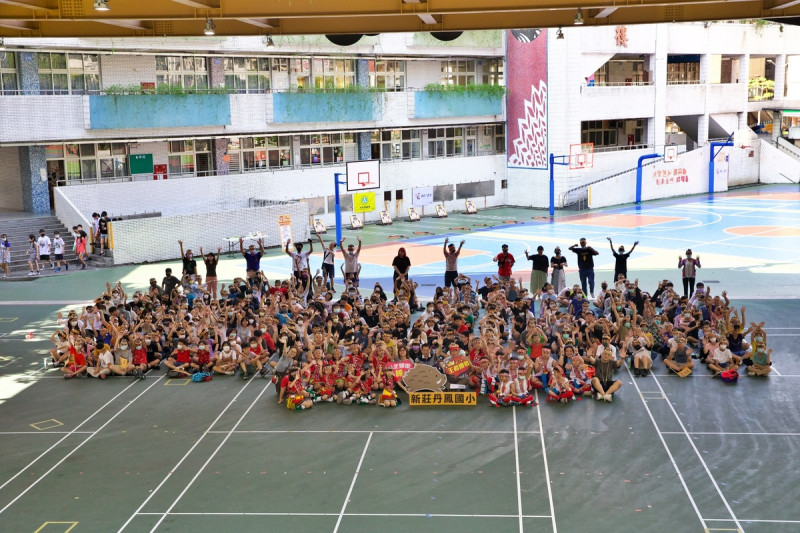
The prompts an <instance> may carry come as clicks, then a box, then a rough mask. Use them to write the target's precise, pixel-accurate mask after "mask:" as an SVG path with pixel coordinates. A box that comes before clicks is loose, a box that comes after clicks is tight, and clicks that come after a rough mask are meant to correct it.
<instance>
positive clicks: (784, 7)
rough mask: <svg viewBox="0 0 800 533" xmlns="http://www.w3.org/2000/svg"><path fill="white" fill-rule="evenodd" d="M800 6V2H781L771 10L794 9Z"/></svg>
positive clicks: (794, 0) (798, 0) (793, 0)
mask: <svg viewBox="0 0 800 533" xmlns="http://www.w3.org/2000/svg"><path fill="white" fill-rule="evenodd" d="M798 4H800V0H792V1H791V2H781V3H780V4H779V5H777V6H772V8H771V9H786V8H787V7H792V6H796V5H798Z"/></svg>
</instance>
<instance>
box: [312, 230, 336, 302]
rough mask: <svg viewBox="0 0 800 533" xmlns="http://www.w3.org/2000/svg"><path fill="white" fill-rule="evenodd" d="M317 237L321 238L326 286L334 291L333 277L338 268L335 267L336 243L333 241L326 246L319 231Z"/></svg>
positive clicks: (323, 273) (323, 275) (323, 278)
mask: <svg viewBox="0 0 800 533" xmlns="http://www.w3.org/2000/svg"><path fill="white" fill-rule="evenodd" d="M317 239H319V244H320V246H322V280H323V281H324V282H325V286H326V287H327V288H328V290H331V291H332V290H334V289H333V278H334V277H335V274H336V270H335V269H334V268H333V266H334V259H335V256H336V243H335V242H333V241H331V243H330V244H328V246H325V241H323V240H322V236H321V235H320V234H319V233H317Z"/></svg>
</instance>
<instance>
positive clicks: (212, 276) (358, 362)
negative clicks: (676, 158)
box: [40, 242, 772, 410]
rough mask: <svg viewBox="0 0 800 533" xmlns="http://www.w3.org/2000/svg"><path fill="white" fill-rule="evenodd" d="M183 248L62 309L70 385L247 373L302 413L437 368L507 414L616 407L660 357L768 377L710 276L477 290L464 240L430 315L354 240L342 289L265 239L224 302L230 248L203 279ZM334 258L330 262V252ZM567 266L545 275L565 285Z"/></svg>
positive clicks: (754, 327) (762, 342) (376, 394)
mask: <svg viewBox="0 0 800 533" xmlns="http://www.w3.org/2000/svg"><path fill="white" fill-rule="evenodd" d="M323 244H324V243H323ZM180 246H181V255H182V259H183V269H182V275H181V277H180V278H179V277H177V276H174V275H173V274H172V271H171V269H169V268H168V269H166V275H165V277H164V278H163V280H162V281H161V283H158V281H157V280H156V279H155V278H152V279H151V280H150V285H149V286H148V287H146V288H143V289H142V290H137V291H135V292H134V293H133V294H132V295H128V294H126V292H125V291H124V290H123V288H122V285H121V284H120V283H117V284H116V285H114V286H112V285H110V284H107V286H106V289H107V290H106V291H105V292H104V293H103V294H101V295H100V296H99V297H98V298H97V299H96V300H95V301H94V303H93V304H92V305H89V306H86V307H84V308H82V309H79V310H74V311H71V312H69V313H68V315H67V316H66V317H62V316H60V315H59V317H58V319H59V323H60V324H61V325H62V326H63V329H60V330H58V331H57V332H56V333H54V334H53V337H52V340H53V342H54V344H55V348H53V350H52V352H51V354H52V363H53V364H54V365H56V366H58V367H60V368H61V372H63V375H64V378H67V379H69V378H73V377H77V376H89V377H94V378H98V379H105V378H106V377H107V376H110V375H117V376H133V377H136V378H138V379H144V378H145V377H146V375H147V373H148V372H151V371H153V370H156V369H158V368H159V367H160V366H161V365H163V366H164V367H165V368H166V370H167V371H168V373H169V375H171V376H182V377H190V376H193V375H196V374H199V377H201V378H203V379H209V378H210V376H213V375H221V376H232V375H234V374H236V373H237V372H238V373H239V375H240V376H241V378H242V379H244V380H247V379H251V378H253V377H254V376H261V377H263V378H267V379H272V381H273V383H275V390H276V393H277V401H278V403H279V404H282V405H285V406H286V407H288V408H290V409H293V410H301V409H308V408H311V407H313V406H314V405H315V404H317V403H322V402H324V403H329V402H335V403H339V404H367V405H380V406H384V407H393V406H395V405H397V404H398V402H399V400H400V398H399V397H398V394H397V391H398V390H399V389H400V388H402V387H403V382H402V373H403V371H404V370H407V369H409V368H412V367H413V366H415V365H429V366H432V367H434V368H436V369H437V370H439V371H441V372H442V373H443V374H444V375H446V376H447V380H448V381H449V382H450V383H451V384H458V385H462V386H464V387H467V388H470V389H474V390H475V391H477V393H478V394H480V395H483V396H485V397H486V398H487V399H488V403H489V404H490V405H493V406H497V407H501V406H508V405H520V406H532V405H536V402H535V400H534V398H535V395H534V392H533V391H534V390H536V389H539V390H541V391H542V394H543V397H544V398H546V400H547V401H548V402H560V403H569V402H571V401H572V400H574V399H576V398H579V397H581V396H585V397H589V396H592V397H594V398H595V399H596V400H598V401H605V402H611V401H612V400H613V396H614V393H615V392H616V391H618V390H619V388H620V387H621V385H622V381H621V380H620V379H619V377H618V375H619V372H620V370H619V369H620V368H621V367H622V366H623V365H629V368H630V372H631V373H632V374H633V376H635V377H646V376H647V375H648V374H649V373H650V371H651V369H652V368H653V366H654V365H655V364H656V361H657V359H658V358H659V356H661V358H662V359H663V362H664V365H665V366H666V368H667V369H668V370H669V371H671V372H674V373H675V374H677V375H678V376H681V377H686V376H688V375H689V374H691V373H692V372H693V371H694V369H695V367H696V364H705V365H707V367H708V369H709V370H710V371H711V372H712V373H713V375H715V376H720V377H721V378H722V379H724V380H726V381H735V380H736V379H738V376H739V370H740V368H742V367H744V368H745V369H746V373H747V374H748V375H750V376H766V375H768V374H769V373H770V370H771V367H770V365H771V361H770V356H771V352H772V350H770V349H768V348H767V335H766V333H765V331H764V328H763V323H761V324H755V323H750V325H749V326H747V325H746V324H747V322H746V317H745V312H746V309H745V308H744V307H742V308H741V309H736V308H734V307H733V306H732V305H731V303H730V301H729V299H728V297H727V294H726V292H724V291H723V292H722V293H721V294H719V295H712V294H711V292H710V290H709V289H708V287H706V286H704V284H703V283H698V284H697V287H696V288H695V289H693V291H692V293H691V294H689V293H688V287H687V284H684V291H685V293H684V295H682V296H681V295H679V294H678V293H677V292H676V291H675V290H674V289H675V288H674V286H673V284H672V282H670V281H668V280H663V281H662V282H660V283H659V284H658V286H657V287H656V288H655V290H654V291H652V292H649V293H648V292H644V291H642V289H641V288H640V287H639V283H638V280H633V281H630V280H628V279H625V277H624V275H625V274H626V272H618V273H617V280H616V281H615V283H614V284H613V285H608V284H607V283H605V282H603V283H602V284H601V290H600V291H599V293H598V294H597V296H596V297H595V298H589V297H587V295H586V294H585V293H584V291H583V289H582V288H581V287H580V285H577V284H575V285H573V286H565V287H563V288H562V289H560V290H556V288H555V287H554V284H553V283H549V282H548V280H547V279H545V281H544V285H543V286H541V287H534V289H535V290H534V291H533V292H531V291H529V290H528V289H525V288H524V287H523V285H522V280H517V279H515V278H514V277H513V276H508V279H502V278H501V277H499V276H493V277H485V278H484V279H483V283H481V280H475V281H474V282H473V280H471V279H470V278H469V277H467V276H465V275H464V274H458V273H457V258H458V254H459V253H460V251H461V247H459V248H458V250H456V248H455V246H453V245H450V247H448V246H447V243H445V248H444V255H445V258H446V259H447V260H448V262H447V265H448V268H447V272H448V274H447V276H446V283H445V285H444V286H442V287H438V288H437V289H436V291H435V295H434V297H433V299H432V300H431V301H430V302H427V303H426V304H425V306H424V307H420V306H419V303H418V299H417V296H416V289H417V285H416V283H415V282H414V281H413V280H412V279H411V278H410V277H409V276H408V271H409V268H408V267H406V268H405V271H404V273H403V272H401V274H400V275H399V276H396V277H395V286H394V287H392V293H389V294H387V293H386V292H384V289H383V287H382V286H381V284H380V283H375V284H374V286H372V287H370V288H365V287H359V278H358V271H359V267H358V265H357V262H358V253H360V251H361V244H360V242H359V247H358V251H355V250H354V247H353V245H350V246H349V247H348V250H345V248H344V247H343V246H340V251H341V254H342V255H343V257H344V259H345V260H346V261H347V274H348V275H347V276H346V278H345V280H344V284H343V285H340V287H341V289H342V290H341V291H338V294H337V291H336V288H337V287H336V286H335V280H334V271H333V269H332V268H330V267H327V268H326V269H325V275H324V276H323V275H321V274H320V270H317V271H316V273H315V274H312V273H311V267H310V265H309V262H308V254H309V252H306V253H305V254H302V252H301V248H300V247H299V246H297V247H295V250H296V251H295V252H292V251H290V249H289V246H288V245H287V247H286V248H285V249H284V251H285V252H286V253H289V255H292V256H293V257H292V271H293V275H292V276H291V277H289V278H287V279H284V280H273V281H270V280H269V279H267V277H266V276H265V275H264V273H263V272H262V271H261V270H260V268H259V267H260V264H259V262H260V259H261V256H262V254H263V248H262V247H261V245H260V243H259V249H258V250H256V248H255V246H254V245H251V246H250V247H249V249H248V250H247V251H245V249H244V247H243V246H242V247H241V253H242V254H243V255H244V256H245V259H246V260H247V272H246V275H245V276H244V277H238V278H236V279H234V280H233V282H232V283H229V284H223V285H221V286H220V287H221V288H220V292H219V295H217V288H218V287H217V278H216V267H217V264H218V262H219V253H220V251H219V250H217V252H216V253H213V252H209V253H205V254H204V253H203V252H202V248H201V249H200V250H201V253H200V257H201V258H202V261H203V263H205V266H206V277H205V279H204V278H203V276H201V274H200V272H199V271H198V268H197V261H196V260H195V259H194V256H193V254H192V251H191V250H184V249H183V243H182V242H181V243H180ZM612 249H613V248H612ZM326 250H327V252H328V253H326V255H325V258H324V259H325V261H326V263H325V264H326V265H332V264H333V262H334V258H335V255H334V252H335V247H334V246H329V247H327V248H326ZM540 253H541V251H540ZM293 254H294V255H293ZM298 254H302V255H299V256H298ZM348 254H349V255H348ZM557 256H558V254H557ZM40 257H41V254H40ZM298 257H300V258H301V259H302V260H298ZM403 257H405V256H404V255H403ZM558 257H560V256H558ZM558 257H557V258H555V260H554V262H553V263H551V264H555V265H556V267H554V268H553V272H552V273H551V278H550V279H551V281H552V277H553V276H555V281H556V283H563V273H562V265H563V264H564V261H563V260H561V261H559V260H558ZM697 261H698V264H699V259H697ZM682 262H683V263H684V264H685V260H683V259H682ZM684 264H681V265H680V267H681V268H682V269H683V268H684ZM409 266H410V262H409ZM545 268H546V267H545ZM287 270H288V269H287ZM693 274H694V272H692V275H693ZM692 281H694V280H692ZM392 296H393V297H392ZM453 368H456V369H458V370H459V371H458V372H451V370H452V369H453Z"/></svg>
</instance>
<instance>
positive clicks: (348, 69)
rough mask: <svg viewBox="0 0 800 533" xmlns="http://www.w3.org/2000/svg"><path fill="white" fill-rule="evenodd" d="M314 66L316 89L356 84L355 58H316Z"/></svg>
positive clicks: (341, 87)
mask: <svg viewBox="0 0 800 533" xmlns="http://www.w3.org/2000/svg"><path fill="white" fill-rule="evenodd" d="M312 68H313V74H314V87H315V88H316V89H345V88H347V87H353V86H355V84H356V63H355V60H354V59H345V58H335V59H334V58H327V59H314V62H313V67H312Z"/></svg>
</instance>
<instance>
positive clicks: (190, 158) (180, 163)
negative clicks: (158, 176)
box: [168, 140, 195, 175]
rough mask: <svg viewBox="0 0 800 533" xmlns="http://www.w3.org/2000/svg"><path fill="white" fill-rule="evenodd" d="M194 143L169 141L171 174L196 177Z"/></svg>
mask: <svg viewBox="0 0 800 533" xmlns="http://www.w3.org/2000/svg"><path fill="white" fill-rule="evenodd" d="M194 171H195V160H194V141H193V140H184V141H169V167H168V172H169V174H191V175H194Z"/></svg>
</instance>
